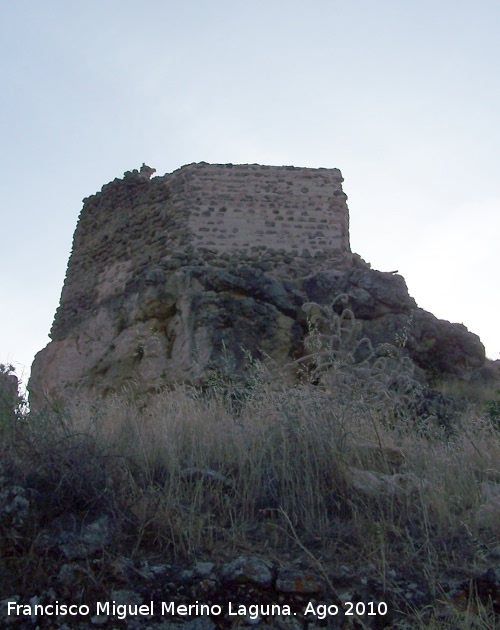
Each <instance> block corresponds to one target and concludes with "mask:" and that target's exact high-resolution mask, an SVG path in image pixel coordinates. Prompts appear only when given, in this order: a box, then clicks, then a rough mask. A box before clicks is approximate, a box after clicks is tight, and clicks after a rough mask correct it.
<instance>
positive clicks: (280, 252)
mask: <svg viewBox="0 0 500 630" xmlns="http://www.w3.org/2000/svg"><path fill="white" fill-rule="evenodd" d="M342 181H343V180H342V175H341V173H340V171H339V170H338V169H311V168H295V167H285V166H283V167H274V166H259V165H256V164H251V165H231V164H226V165H212V164H206V163H200V164H190V165H188V166H184V167H182V168H180V169H178V170H177V171H174V172H173V173H170V174H167V175H164V176H163V177H155V178H153V179H152V180H148V179H147V178H144V177H141V176H140V175H139V174H138V172H137V171H136V172H133V173H126V174H125V177H124V179H121V180H118V179H117V180H114V181H113V182H111V183H109V184H107V185H105V186H103V188H102V190H101V192H100V193H97V194H96V195H93V196H91V197H89V198H87V199H85V200H84V207H83V209H82V212H81V214H80V218H79V221H78V225H77V229H76V231H75V235H74V240H73V249H72V254H71V257H70V260H69V264H68V270H67V275H66V280H65V283H64V287H63V291H62V295H61V303H60V307H59V309H58V311H57V313H56V317H55V320H54V324H53V327H52V331H51V337H52V338H53V339H62V338H64V337H65V336H67V335H68V333H69V332H70V331H71V329H72V328H73V327H74V326H75V325H77V324H78V323H79V322H80V321H82V319H83V318H85V317H86V316H87V315H88V314H89V313H91V312H92V310H93V309H95V306H96V305H97V304H99V303H100V302H101V301H102V300H105V299H107V300H109V299H112V298H113V297H116V298H118V297H119V296H120V295H121V296H123V295H124V294H126V293H127V291H129V290H130V288H131V286H132V285H133V284H134V283H137V282H139V281H147V278H146V276H147V275H148V274H149V276H154V274H155V273H156V274H157V276H158V274H160V275H161V273H162V272H171V271H172V270H175V269H177V268H179V267H182V266H189V265H190V266H205V265H209V266H216V267H224V266H226V267H228V268H230V267H231V266H234V265H238V264H252V265H255V266H257V267H259V268H261V269H262V270H263V271H271V270H272V272H273V274H274V275H277V276H280V277H290V278H294V277H300V276H303V275H306V274H308V273H310V272H311V271H313V270H314V271H318V269H321V267H322V266H329V267H331V266H336V265H340V266H343V265H345V264H346V263H347V264H348V263H349V262H350V247H349V215H348V209H347V205H346V199H347V197H346V195H345V194H344V193H343V191H342ZM145 274H146V276H145Z"/></svg>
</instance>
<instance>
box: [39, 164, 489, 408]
mask: <svg viewBox="0 0 500 630" xmlns="http://www.w3.org/2000/svg"><path fill="white" fill-rule="evenodd" d="M154 172H155V171H154V169H153V168H151V167H148V166H146V165H145V164H143V165H142V167H141V169H140V170H135V171H131V172H127V173H125V176H124V178H123V179H115V180H114V181H112V182H110V183H109V184H106V185H105V186H103V187H102V189H101V192H99V193H97V194H95V195H92V196H91V197H88V198H87V199H84V206H83V209H82V211H81V214H80V217H79V221H78V225H77V228H76V231H75V235H74V240H73V249H72V253H71V257H70V260H69V263H68V269H67V273H66V279H65V282H64V286H63V290H62V293H61V300H60V305H59V308H58V309H57V312H56V315H55V318H54V323H53V325H52V329H51V334H50V336H51V339H52V341H51V342H50V343H49V344H48V346H47V347H46V348H45V349H43V350H42V351H41V352H39V353H38V354H37V356H36V358H35V361H34V363H33V366H32V372H31V379H30V384H29V389H30V402H31V403H32V405H33V406H42V405H43V404H44V402H46V401H47V400H50V399H53V398H57V397H59V396H62V397H63V398H66V399H68V398H71V397H72V396H74V394H75V393H78V392H84V391H87V392H90V393H91V395H92V396H96V395H97V396H100V395H105V394H107V393H112V392H123V391H125V390H127V391H130V390H131V389H134V391H139V392H152V391H158V390H160V389H161V388H162V387H164V386H165V385H168V384H169V383H172V382H178V381H180V380H187V381H191V382H203V381H204V382H207V379H208V380H209V378H210V375H211V374H215V373H220V372H221V371H222V372H223V371H224V370H226V371H227V370H229V371H230V372H231V373H242V372H244V370H245V362H246V361H247V353H250V354H251V355H252V356H255V357H264V356H270V357H271V358H272V359H274V361H275V362H276V363H277V364H280V365H285V364H290V362H293V360H294V359H295V358H298V357H300V356H301V354H302V353H303V350H304V348H303V339H304V335H305V334H306V331H307V322H306V317H305V314H304V311H303V309H302V306H303V304H305V303H307V302H310V301H315V302H318V303H321V304H329V303H331V302H332V300H333V299H334V298H335V297H336V296H338V295H339V294H345V295H347V297H348V299H349V302H350V308H352V311H353V312H354V315H355V316H356V318H359V319H360V321H362V324H363V333H364V334H365V335H367V336H368V337H369V338H370V339H373V342H374V343H376V344H380V343H394V338H395V334H396V333H397V331H398V330H400V329H401V328H404V327H406V328H405V330H406V329H407V330H408V341H407V344H406V349H407V351H408V352H409V353H410V355H411V357H412V359H413V360H414V361H415V363H416V364H417V365H418V366H419V367H420V368H422V369H423V370H433V369H437V370H439V371H442V372H450V373H456V372H457V371H458V372H460V371H461V370H463V369H465V368H466V367H467V366H478V367H479V366H481V365H482V364H483V363H484V347H483V346H482V344H481V343H480V342H479V339H478V338H477V337H476V336H475V335H472V334H471V333H469V332H468V331H467V330H466V329H465V328H464V327H459V326H457V325H452V324H449V323H448V322H440V321H439V320H436V318H435V317H434V316H432V315H431V314H430V313H426V312H425V311H422V310H421V309H418V307H417V305H416V304H415V301H414V300H413V299H412V298H411V297H410V296H409V295H408V290H407V288H406V284H405V282H404V279H403V278H402V277H401V276H398V275H394V274H390V273H381V272H378V271H374V270H372V269H370V268H369V265H367V264H366V263H364V262H363V261H362V259H360V258H359V256H356V255H353V254H352V253H351V249H350V245H349V212H348V208H347V204H346V200H347V197H346V195H345V194H344V192H343V190H342V181H343V179H342V175H341V173H340V171H339V170H338V169H325V168H318V169H314V168H297V167H292V166H279V167H277V166H260V165H257V164H245V165H233V164H206V163H203V162H202V163H199V164H189V165H187V166H183V167H182V168H180V169H178V170H176V171H174V172H173V173H170V174H166V175H164V176H161V177H152V178H151V176H152V175H153V173H154Z"/></svg>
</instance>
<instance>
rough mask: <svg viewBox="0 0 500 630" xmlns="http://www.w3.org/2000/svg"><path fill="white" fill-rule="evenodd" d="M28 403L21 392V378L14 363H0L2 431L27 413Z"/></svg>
mask: <svg viewBox="0 0 500 630" xmlns="http://www.w3.org/2000/svg"><path fill="white" fill-rule="evenodd" d="M26 411H27V404H26V399H25V398H24V396H23V395H22V394H21V393H20V392H19V379H18V378H17V376H16V374H15V370H14V367H13V366H12V365H8V364H4V363H0V432H3V431H5V430H6V429H7V428H9V426H10V425H12V423H13V422H14V421H15V420H20V419H21V418H23V417H24V416H25V415H26Z"/></svg>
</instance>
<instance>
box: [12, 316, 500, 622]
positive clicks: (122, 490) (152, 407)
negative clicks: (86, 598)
mask: <svg viewBox="0 0 500 630" xmlns="http://www.w3.org/2000/svg"><path fill="white" fill-rule="evenodd" d="M330 315H331V314H330ZM333 318H334V319H335V315H333ZM345 322H347V323H345ZM337 324H338V326H337V328H336V329H335V331H336V332H335V335H336V337H335V339H336V340H337V342H338V343H337V346H338V345H339V344H340V346H341V347H344V349H345V348H346V347H347V348H348V350H347V351H345V352H343V353H338V352H337V350H335V348H333V346H332V344H331V343H330V345H329V347H328V349H327V351H324V352H323V351H322V352H321V363H318V364H317V365H316V368H315V366H314V363H313V364H312V367H311V369H310V370H309V373H311V372H312V373H313V374H314V376H315V385H312V384H311V383H310V382H307V380H305V381H303V382H301V383H299V384H297V385H295V386H294V385H290V384H289V383H290V379H289V378H288V376H285V375H283V376H282V377H281V376H280V375H279V374H276V371H275V368H273V369H270V368H268V367H267V366H265V365H262V364H254V365H253V366H251V370H250V368H249V371H250V372H251V374H250V377H249V378H248V380H247V381H246V383H244V384H238V383H235V382H234V381H233V382H231V381H227V380H220V381H215V382H213V383H211V386H210V387H208V388H205V389H197V388H194V387H189V386H187V385H179V386H178V387H175V388H172V389H170V390H165V391H164V392H163V393H160V394H157V395H155V396H151V397H150V398H148V399H141V400H139V401H137V400H134V399H133V396H125V395H124V396H121V397H118V396H117V397H114V398H108V399H106V400H104V401H96V400H92V399H81V400H78V401H75V402H74V403H73V404H72V406H71V407H70V408H67V409H59V410H52V411H50V412H46V413H44V414H42V415H39V416H36V417H35V416H31V417H30V418H29V421H26V422H24V423H18V424H17V425H16V427H15V430H13V431H12V432H11V434H10V436H9V439H10V453H11V457H12V460H13V461H14V462H15V463H16V464H17V465H18V467H20V468H22V469H23V471H24V475H25V477H26V478H30V477H31V479H32V481H31V483H33V480H34V483H35V486H36V485H37V484H38V491H39V494H40V496H41V497H42V499H43V501H42V503H43V505H44V506H49V507H44V510H45V513H44V514H42V515H41V520H40V528H41V527H43V525H44V522H48V521H49V520H50V519H51V518H54V517H55V516H58V515H59V514H63V513H65V512H75V511H77V512H79V513H81V514H89V513H92V512H96V513H97V512H100V511H101V512H102V511H103V510H104V511H106V512H107V513H110V514H112V515H113V517H114V522H115V523H116V528H117V529H116V531H117V536H116V540H115V547H116V549H122V550H123V549H125V550H126V553H127V554H129V555H131V556H135V555H137V556H140V555H141V554H145V553H148V552H162V553H168V554H170V555H171V556H172V557H174V558H177V559H179V558H191V559H192V558H196V559H200V558H203V557H206V558H214V557H218V558H221V559H222V558H224V557H234V555H235V554H236V553H241V552H243V553H247V552H254V553H258V554H265V555H267V556H269V557H274V556H279V555H280V554H287V553H291V552H293V553H294V554H297V553H305V554H306V555H307V556H308V557H309V559H310V558H314V559H316V560H315V562H316V563H317V564H321V566H323V567H324V571H325V572H327V571H328V568H327V567H328V563H329V562H333V561H334V562H335V564H336V565H339V564H341V563H345V564H349V565H351V566H352V567H354V568H356V567H361V566H366V565H368V564H369V565H371V566H374V567H375V568H376V570H377V571H378V574H379V576H380V578H381V579H382V581H383V583H384V584H388V583H389V582H390V580H391V579H392V578H391V576H392V575H393V573H394V571H396V572H397V573H398V575H405V576H408V579H412V578H413V579H416V580H418V581H419V583H422V581H423V582H425V585H426V588H427V589H428V592H429V593H431V594H432V596H433V598H434V604H433V607H432V608H431V609H429V610H427V611H426V612H425V614H423V613H422V614H420V613H419V615H416V617H415V619H414V625H413V626H411V627H422V628H423V627H428V628H433V627H436V628H438V627H439V628H445V627H450V628H452V627H453V628H464V629H465V628H495V627H496V626H495V625H491V624H492V623H493V622H491V619H490V617H489V616H488V611H487V610H486V609H485V607H484V606H483V605H482V604H481V601H480V600H474V598H473V597H471V598H470V601H468V602H467V604H466V606H465V608H464V610H462V611H460V612H456V615H455V617H456V618H453V619H454V620H453V621H450V623H449V625H446V624H448V621H446V622H445V621H443V620H442V619H440V618H439V614H438V613H439V601H440V599H441V598H442V595H443V594H442V593H441V592H439V591H438V589H437V584H438V583H439V582H440V579H441V578H442V577H443V576H453V575H457V574H460V572H461V571H462V572H466V573H467V574H469V575H470V574H471V572H474V571H482V570H484V569H485V568H487V564H485V562H486V560H485V559H487V558H488V557H489V554H490V552H492V550H493V549H495V548H498V546H499V544H500V491H499V490H498V489H499V488H500V431H499V430H498V426H496V425H495V424H494V423H492V421H491V418H489V417H488V415H487V414H483V413H480V412H479V411H478V407H477V406H476V407H473V406H471V407H470V408H469V409H468V410H467V411H465V412H464V413H463V414H462V415H461V417H460V418H454V419H453V424H452V425H450V423H448V424H447V426H446V427H442V426H440V425H439V424H438V423H437V421H436V419H435V418H432V417H429V418H427V419H422V418H421V417H419V416H418V414H416V413H415V409H416V407H415V400H416V399H417V398H418V394H419V386H418V383H416V381H415V380H414V379H413V375H412V373H411V365H410V364H409V362H408V361H406V360H404V359H402V358H401V356H400V355H398V354H397V352H395V351H394V349H391V348H389V349H387V348H386V349H385V350H384V352H380V351H378V352H377V353H375V351H373V349H371V348H370V349H369V350H370V353H371V354H369V355H366V356H365V359H364V360H363V361H361V362H358V363H357V364H354V363H353V361H352V357H353V356H354V354H355V353H356V352H359V348H360V344H361V346H362V345H363V344H365V346H366V343H365V340H361V342H360V343H357V344H356V343H354V342H353V336H352V334H351V333H352V329H353V323H352V320H351V319H349V318H347V319H345V320H342V321H340V318H339V321H337ZM345 330H347V333H349V334H348V341H349V344H350V345H349V346H347V345H346V344H344V346H342V343H343V342H342V343H341V341H342V340H341V337H342V335H344V334H347V333H345ZM332 335H333V333H330V337H331V336H332ZM324 336H325V338H326V339H327V340H329V341H331V338H330V337H329V336H328V335H327V334H325V335H324ZM312 338H313V341H316V342H318V343H322V336H321V335H319V334H318V333H317V331H316V332H314V331H313V334H312ZM318 340H319V341H318ZM339 340H340V341H339ZM332 348H333V349H332ZM364 350H366V347H365V349H364ZM317 351H318V352H319V350H318V349H317ZM310 357H312V359H314V353H312V354H311V355H310ZM44 497H45V499H44ZM36 536H37V531H36V529H35V530H34V531H30V532H28V533H27V534H26V538H25V545H24V547H23V544H22V541H21V542H20V543H19V545H18V549H17V551H15V553H14V554H13V555H15V554H16V553H17V554H18V555H21V556H23V554H24V556H23V557H24V558H29V557H32V556H33V552H32V549H33V541H34V540H36ZM10 553H11V554H12V552H10ZM110 553H112V550H110ZM25 564H27V563H25ZM18 566H19V565H18ZM26 575H28V574H26ZM33 579H35V578H33ZM454 614H455V613H454ZM449 618H451V617H450V616H448V617H447V619H449ZM481 624H482V625H481ZM488 624H489V625H488ZM401 627H404V626H401Z"/></svg>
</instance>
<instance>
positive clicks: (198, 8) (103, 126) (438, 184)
mask: <svg viewBox="0 0 500 630" xmlns="http://www.w3.org/2000/svg"><path fill="white" fill-rule="evenodd" d="M0 6H1V9H2V11H1V15H2V18H1V21H0V76H1V77H2V86H1V96H0V133H1V135H0V137H1V151H0V167H1V168H0V246H1V250H0V251H1V253H2V261H1V264H0V300H1V302H0V304H1V308H0V362H3V363H10V364H12V365H13V366H14V367H15V368H16V371H17V373H18V374H19V375H20V376H22V378H23V379H24V380H26V379H27V377H28V375H29V370H30V366H31V363H32V361H33V357H34V355H35V353H36V352H38V351H39V350H41V349H42V348H43V347H44V346H45V345H46V344H47V343H48V342H49V337H48V333H49V331H50V327H51V325H52V321H53V318H54V314H55V311H56V308H57V306H58V304H59V298H60V293H61V289H62V285H63V281H64V277H65V273H66V267H67V263H68V258H69V255H70V251H71V244H72V238H73V232H74V230H75V227H76V223H77V220H78V215H79V213H80V210H81V208H82V199H83V198H84V197H87V196H89V195H91V194H94V193H95V192H97V191H98V190H100V189H101V187H102V186H103V185H104V184H105V183H107V182H109V181H111V180H112V179H114V178H115V177H122V176H123V173H124V171H127V170H132V169H134V168H138V167H140V165H141V164H142V162H146V163H147V164H149V165H151V166H153V167H154V168H156V169H157V174H158V175H163V174H164V173H167V172H171V171H173V170H175V169H177V168H179V167H180V166H182V165H184V164H189V163H192V162H200V161H205V162H211V163H228V162H231V163H234V164H245V163H259V164H272V165H294V166H307V167H327V168H340V170H341V171H342V174H343V176H344V180H345V181H344V184H343V186H344V191H345V192H346V194H347V195H348V198H349V200H348V204H349V209H350V226H351V247H352V250H353V251H354V252H356V253H358V254H360V255H361V256H362V258H364V259H365V260H366V261H368V262H370V263H371V265H372V267H373V268H374V269H379V270H381V271H394V270H398V271H399V273H400V274H402V275H403V276H404V278H405V279H406V282H407V285H408V288H409V292H410V295H412V296H413V297H414V298H415V300H416V301H417V303H418V305H419V306H420V307H421V308H424V309H426V310H428V311H430V312H432V313H434V315H436V316H437V317H439V318H441V319H447V320H450V321H452V322H458V323H463V324H465V325H466V326H467V328H468V329H469V330H471V331H472V332H475V333H476V334H478V335H479V336H480V337H481V340H482V341H483V343H484V344H485V346H486V351H487V356H489V357H490V358H492V359H499V358H500V330H499V326H498V313H499V311H500V294H499V286H500V265H499V262H498V259H499V256H498V247H499V237H500V212H499V209H500V177H499V172H498V168H499V166H498V160H499V154H500V119H499V114H498V112H499V111H500V38H499V37H498V33H499V32H500V2H498V0H475V1H474V2H472V1H467V2H466V1H463V0H419V2H415V1H414V0H411V1H410V0H377V1H375V0H349V1H346V0H309V2H307V3H305V2H304V1H303V0H300V2H299V1H297V0H254V1H253V2H251V3H249V2H243V1H240V0H210V2H208V0H203V1H202V0H184V1H183V2H179V1H178V0H176V1H175V2H174V1H171V0H149V2H147V3H139V2H137V1H136V2H131V1H130V0H85V1H83V0H81V1H79V2H78V1H76V0H75V1H73V2H68V1H67V0H45V1H44V2H40V0H16V1H15V2H14V1H12V0H11V1H8V0H0Z"/></svg>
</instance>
